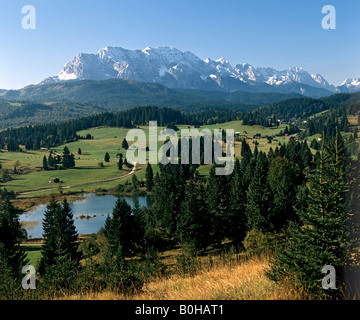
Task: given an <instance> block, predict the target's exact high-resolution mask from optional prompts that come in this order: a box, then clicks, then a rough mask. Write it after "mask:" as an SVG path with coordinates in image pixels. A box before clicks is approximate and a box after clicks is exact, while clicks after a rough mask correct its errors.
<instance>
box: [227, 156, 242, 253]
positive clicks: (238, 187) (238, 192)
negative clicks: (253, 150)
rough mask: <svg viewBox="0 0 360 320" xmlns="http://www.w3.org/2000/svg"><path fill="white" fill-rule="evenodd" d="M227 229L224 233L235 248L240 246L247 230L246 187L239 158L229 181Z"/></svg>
mask: <svg viewBox="0 0 360 320" xmlns="http://www.w3.org/2000/svg"><path fill="white" fill-rule="evenodd" d="M229 200H230V203H229V229H228V232H227V233H226V235H227V236H228V237H229V239H231V240H232V241H233V242H234V245H235V247H236V248H237V249H239V247H240V246H241V243H242V241H243V240H244V238H245V235H246V231H247V221H246V219H247V218H246V214H245V204H246V187H245V185H244V181H243V173H242V170H241V165H240V162H239V159H236V161H235V165H234V171H233V174H232V177H231V181H230V199H229Z"/></svg>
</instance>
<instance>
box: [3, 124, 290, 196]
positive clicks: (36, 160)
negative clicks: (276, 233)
mask: <svg viewBox="0 0 360 320" xmlns="http://www.w3.org/2000/svg"><path fill="white" fill-rule="evenodd" d="M140 128H141V129H143V130H144V131H145V133H146V135H147V137H148V127H140ZM179 128H180V129H186V128H188V126H185V125H183V126H179ZM203 128H208V129H210V130H211V131H213V130H214V129H218V128H222V129H234V131H235V132H240V133H241V134H243V132H244V131H246V132H247V134H246V136H248V137H252V136H253V135H254V134H255V133H261V134H262V136H263V137H264V136H266V135H269V136H273V135H275V134H278V133H279V131H280V130H283V129H284V128H285V125H282V126H280V127H279V128H264V127H260V126H244V125H242V123H241V121H232V122H227V123H224V124H220V125H209V126H202V127H201V128H200V130H201V129H203ZM161 129H163V128H162V127H158V131H160V130H161ZM127 132H128V129H125V128H108V127H99V128H92V129H89V130H84V131H80V132H79V134H80V135H82V136H85V135H86V134H88V133H89V134H91V135H92V136H93V137H94V139H91V140H79V141H76V142H72V143H68V144H66V146H67V147H68V148H69V149H70V151H71V152H72V153H73V154H74V155H75V161H76V168H73V169H67V170H50V171H43V170H41V167H42V159H43V157H44V155H46V156H48V154H49V152H48V151H47V150H36V151H23V152H7V151H6V150H2V152H1V153H0V162H1V164H2V166H3V168H5V169H8V170H10V172H12V171H13V169H14V165H15V163H17V164H18V165H17V171H18V173H17V174H14V173H11V175H12V178H13V180H11V181H9V182H6V183H3V184H2V185H1V187H6V188H7V189H8V190H13V191H15V192H17V193H18V194H19V196H20V197H23V198H31V197H35V196H41V195H46V194H50V193H58V192H59V184H56V183H50V181H51V179H53V178H58V179H60V180H61V181H62V183H61V188H62V190H63V192H67V193H69V192H82V191H83V192H92V191H94V190H96V189H98V188H102V189H109V188H113V187H115V186H116V185H117V184H119V183H125V182H126V181H128V180H130V179H131V176H127V177H125V178H122V176H125V175H127V174H128V173H129V172H130V169H128V168H125V167H124V170H121V171H119V170H118V168H117V161H118V159H116V155H117V154H118V153H122V154H123V155H126V150H124V149H123V148H122V147H121V142H122V140H123V138H125V137H126V134H127ZM178 134H179V136H180V131H179V132H178ZM248 141H249V143H250V146H251V147H252V148H255V145H254V144H253V143H252V141H251V139H249V140H248ZM257 141H258V142H259V146H258V148H259V150H262V151H265V152H267V151H268V150H269V148H270V147H271V146H274V147H275V145H276V144H277V143H278V142H286V141H287V139H285V137H282V138H279V139H278V141H277V142H274V143H273V144H269V143H268V141H267V139H265V138H262V139H258V140H257ZM128 142H129V144H130V145H131V143H132V142H131V141H128ZM147 142H148V141H147ZM64 146H65V145H61V146H58V147H56V148H53V149H54V150H55V151H56V152H59V153H61V152H62V150H63V148H64ZM160 146H161V143H158V148H159V147H160ZM79 148H80V149H81V151H82V154H81V155H79V154H78V149H79ZM240 150H241V143H240V142H236V143H235V155H236V156H237V157H240ZM106 152H108V153H109V154H110V162H108V163H106V162H104V160H103V159H104V155H105V153H106ZM101 161H102V162H103V164H104V167H102V168H101V167H99V165H98V164H99V162H101ZM153 169H154V171H155V173H156V171H157V167H156V165H154V168H153ZM199 171H200V174H204V175H206V174H207V172H208V166H205V167H204V168H200V170H199ZM136 175H137V177H138V179H139V180H141V179H144V177H145V165H138V166H137V169H136Z"/></svg>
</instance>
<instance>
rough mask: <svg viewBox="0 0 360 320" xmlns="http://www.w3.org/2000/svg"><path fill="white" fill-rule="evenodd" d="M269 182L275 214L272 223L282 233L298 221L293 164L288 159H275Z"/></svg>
mask: <svg viewBox="0 0 360 320" xmlns="http://www.w3.org/2000/svg"><path fill="white" fill-rule="evenodd" d="M267 182H268V184H269V187H270V190H271V194H272V196H273V211H274V214H273V215H272V217H271V223H272V225H273V226H274V230H275V231H280V230H281V229H282V228H284V227H286V226H287V224H288V223H289V222H290V221H294V220H295V219H296V214H295V211H294V208H293V206H294V199H295V196H296V186H295V183H294V182H295V175H294V169H293V164H292V163H291V162H290V161H289V160H288V159H287V158H280V157H276V158H274V159H273V161H272V162H271V165H270V167H269V173H268V176H267Z"/></svg>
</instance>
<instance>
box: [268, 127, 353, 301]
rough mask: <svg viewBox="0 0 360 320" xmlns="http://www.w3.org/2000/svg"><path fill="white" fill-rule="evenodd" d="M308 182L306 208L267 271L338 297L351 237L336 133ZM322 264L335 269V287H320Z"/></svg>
mask: <svg viewBox="0 0 360 320" xmlns="http://www.w3.org/2000/svg"><path fill="white" fill-rule="evenodd" d="M310 183H311V186H310V190H309V200H308V208H307V209H306V210H300V211H299V212H298V215H299V218H300V225H293V227H292V232H291V235H290V241H289V242H288V244H287V245H286V248H285V250H284V251H280V252H278V255H277V256H276V258H275V260H273V261H272V265H271V269H270V271H269V272H268V273H267V274H268V276H269V277H270V278H271V279H273V280H275V281H282V280H285V279H286V280H287V281H291V282H293V283H294V284H295V285H297V286H300V287H302V288H303V289H305V290H307V291H308V292H311V293H312V294H313V295H315V296H316V297H340V296H341V295H342V293H343V292H342V290H343V289H344V267H345V265H346V261H347V258H348V257H349V256H350V255H351V252H349V250H348V249H349V247H350V243H351V241H349V239H350V238H349V230H348V229H347V222H348V217H349V216H348V214H347V208H346V205H345V197H346V192H347V181H346V173H345V153H344V144H343V141H342V139H341V137H340V136H339V134H338V133H337V134H336V137H335V139H333V140H332V141H331V142H330V143H329V144H328V145H327V147H326V148H324V147H323V149H322V152H321V154H320V158H319V162H318V166H317V169H316V172H315V175H314V176H313V177H311V179H310ZM326 265H331V266H333V267H334V268H335V270H336V287H337V289H336V290H323V289H322V286H321V281H322V279H323V277H324V274H322V273H321V271H322V268H323V267H324V266H326Z"/></svg>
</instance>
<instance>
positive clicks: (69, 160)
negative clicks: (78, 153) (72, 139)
mask: <svg viewBox="0 0 360 320" xmlns="http://www.w3.org/2000/svg"><path fill="white" fill-rule="evenodd" d="M62 166H63V168H65V169H67V168H73V167H75V157H74V155H73V154H72V153H71V152H70V150H69V148H68V147H67V146H65V147H64V151H63V158H62Z"/></svg>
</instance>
